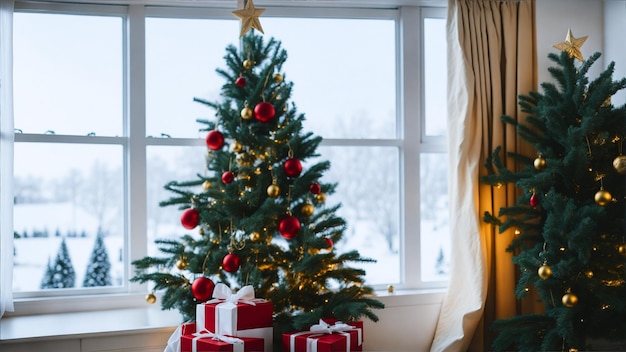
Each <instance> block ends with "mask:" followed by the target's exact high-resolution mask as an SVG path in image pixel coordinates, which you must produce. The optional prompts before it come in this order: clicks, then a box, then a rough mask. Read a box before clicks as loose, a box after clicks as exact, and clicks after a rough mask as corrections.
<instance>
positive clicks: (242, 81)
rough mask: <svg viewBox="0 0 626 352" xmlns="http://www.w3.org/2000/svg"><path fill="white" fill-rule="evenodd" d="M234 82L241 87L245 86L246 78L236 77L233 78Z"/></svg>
mask: <svg viewBox="0 0 626 352" xmlns="http://www.w3.org/2000/svg"><path fill="white" fill-rule="evenodd" d="M235 84H236V85H238V86H240V87H241V88H243V87H245V86H246V79H245V78H243V77H238V78H237V79H236V80H235Z"/></svg>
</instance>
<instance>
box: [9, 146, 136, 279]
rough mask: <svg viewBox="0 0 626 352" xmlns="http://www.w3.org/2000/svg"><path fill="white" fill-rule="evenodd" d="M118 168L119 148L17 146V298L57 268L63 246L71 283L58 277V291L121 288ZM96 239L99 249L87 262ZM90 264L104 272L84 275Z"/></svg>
mask: <svg viewBox="0 0 626 352" xmlns="http://www.w3.org/2000/svg"><path fill="white" fill-rule="evenodd" d="M76 160H82V161H83V162H81V163H76ZM121 160H122V147H121V146H103V145H87V144H85V145H76V144H73V145H68V144H46V143H16V144H15V170H14V175H15V179H14V180H15V184H14V188H15V190H14V195H15V198H14V202H15V206H14V229H15V241H14V243H15V254H14V255H15V266H14V275H13V284H14V290H15V291H37V290H39V289H40V288H41V287H42V286H41V284H42V283H43V282H45V281H46V267H47V265H49V264H50V265H51V266H52V267H55V266H57V265H56V264H58V263H57V262H56V258H57V256H58V255H59V254H62V253H61V252H62V250H61V247H62V242H63V241H65V245H66V247H67V250H68V253H67V256H61V257H62V261H63V262H65V263H71V264H69V266H71V267H72V270H73V272H74V276H75V278H74V280H69V279H70V276H71V275H70V273H68V271H65V274H63V273H62V272H59V273H57V274H56V275H52V276H55V279H54V280H53V281H55V282H57V284H58V282H59V281H62V282H64V283H63V285H65V286H63V287H75V288H80V287H85V286H89V285H93V284H94V283H101V285H100V284H98V285H96V286H111V285H113V286H121V285H125V281H126V279H125V277H124V260H123V257H124V220H123V219H124V211H123V209H124V207H123V173H122V165H121V162H120V161H121ZM98 235H101V236H102V239H103V244H104V249H103V250H102V251H99V252H98V255H96V256H95V257H93V258H94V259H93V260H92V253H93V252H94V248H95V247H98V246H97V245H96V244H97V242H98V241H97V240H96V239H97V236H98ZM100 248H101V249H102V247H100ZM68 257H69V259H67V258H68ZM107 262H108V264H109V267H108V270H107V269H106V267H107ZM90 263H91V264H94V265H101V267H102V268H104V269H103V271H102V272H98V269H96V268H95V267H94V265H92V266H91V268H88V267H89V266H90ZM66 274H67V275H66ZM92 275H95V276H96V277H97V278H98V279H97V280H95V281H94V280H92V281H90V284H89V285H85V283H84V281H85V277H92V278H93V276H92ZM47 278H50V276H47ZM107 278H108V280H109V281H107ZM99 279H102V281H100V280H99ZM72 281H73V284H71V285H70V283H71V282H72ZM88 281H89V280H88ZM66 284H67V285H66ZM54 287H59V286H54Z"/></svg>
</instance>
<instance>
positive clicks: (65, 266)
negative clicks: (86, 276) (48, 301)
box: [41, 238, 76, 289]
mask: <svg viewBox="0 0 626 352" xmlns="http://www.w3.org/2000/svg"><path fill="white" fill-rule="evenodd" d="M75 280H76V273H75V272H74V265H73V264H72V259H71V258H70V253H69V251H68V250H67V245H66V244H65V238H64V239H63V241H61V247H59V251H58V252H57V256H56V258H55V260H54V262H53V263H52V265H50V263H48V268H47V269H46V273H45V274H44V277H43V280H42V281H41V288H42V289H45V288H67V287H74V284H75Z"/></svg>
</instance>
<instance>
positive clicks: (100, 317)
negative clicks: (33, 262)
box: [0, 289, 445, 345]
mask: <svg viewBox="0 0 626 352" xmlns="http://www.w3.org/2000/svg"><path fill="white" fill-rule="evenodd" d="M376 294H377V298H378V299H379V300H380V301H381V302H383V303H384V304H385V307H387V308H391V307H404V306H418V305H431V304H440V303H441V302H442V300H443V296H444V294H445V290H443V289H433V290H401V291H396V292H394V293H388V292H386V291H381V292H376ZM181 322H182V319H181V316H180V314H179V313H178V311H176V310H170V311H162V310H161V309H160V305H159V304H158V303H157V304H154V305H147V304H146V307H140V308H123V309H110V310H95V311H84V312H68V313H51V314H39V315H22V316H17V315H15V316H8V317H3V318H2V319H1V320H0V345H1V344H5V343H19V342H24V341H26V340H28V341H33V340H53V339H54V340H57V339H70V338H71V339H82V338H88V337H95V336H98V337H101V336H112V335H128V334H137V333H141V332H149V331H150V332H154V331H157V330H168V331H170V330H171V331H173V330H174V328H175V327H176V326H177V325H179V324H180V323H181Z"/></svg>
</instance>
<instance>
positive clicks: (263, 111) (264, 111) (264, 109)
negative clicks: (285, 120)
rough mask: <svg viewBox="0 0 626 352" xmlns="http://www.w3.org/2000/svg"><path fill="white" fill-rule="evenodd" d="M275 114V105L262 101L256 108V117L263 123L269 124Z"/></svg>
mask: <svg viewBox="0 0 626 352" xmlns="http://www.w3.org/2000/svg"><path fill="white" fill-rule="evenodd" d="M275 114H276V110H274V105H272V104H270V103H268V102H265V101H262V102H260V103H258V104H256V106H255V107H254V117H255V118H256V119H257V120H259V121H261V122H269V121H270V120H272V119H273V118H274V115H275Z"/></svg>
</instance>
